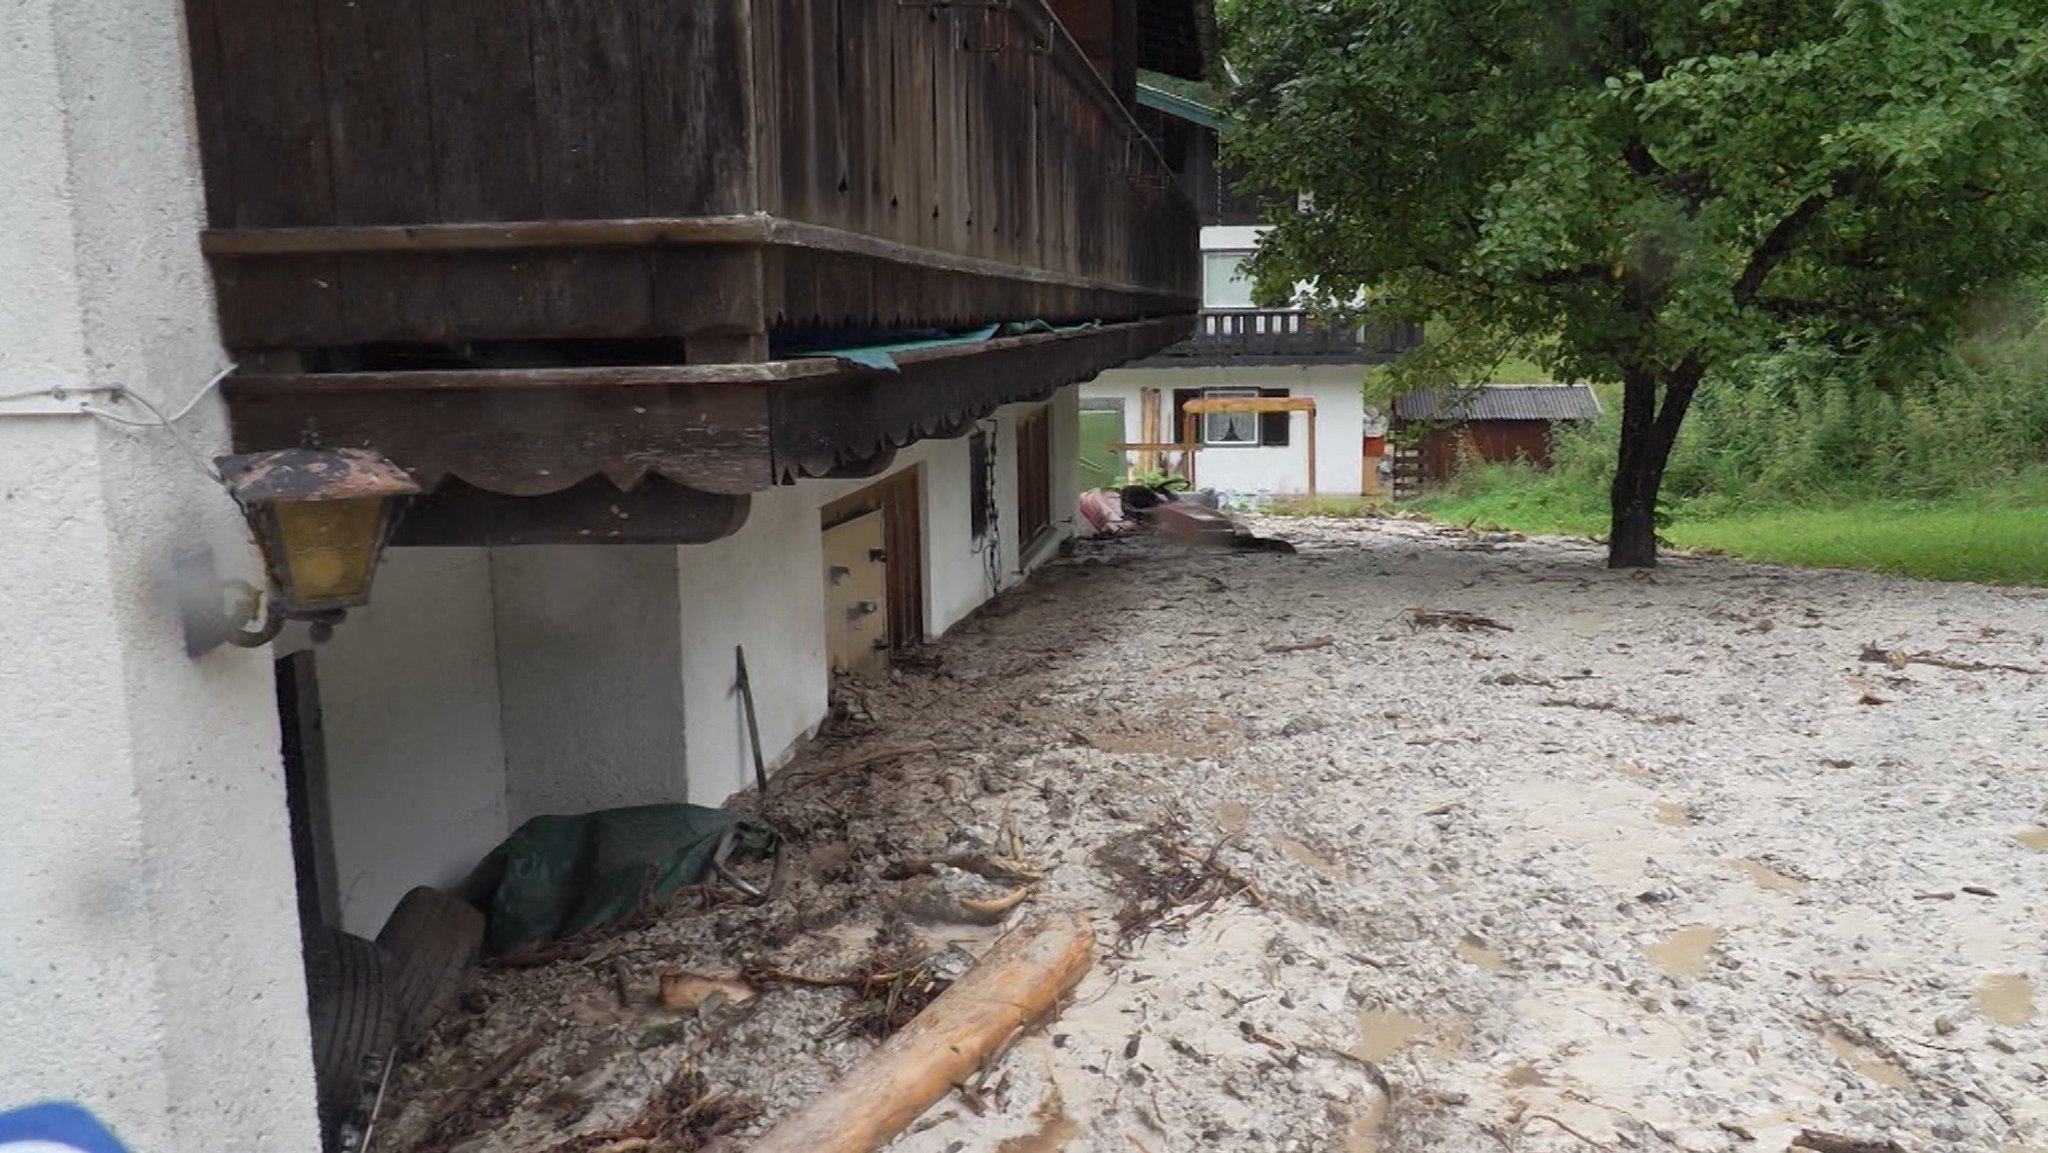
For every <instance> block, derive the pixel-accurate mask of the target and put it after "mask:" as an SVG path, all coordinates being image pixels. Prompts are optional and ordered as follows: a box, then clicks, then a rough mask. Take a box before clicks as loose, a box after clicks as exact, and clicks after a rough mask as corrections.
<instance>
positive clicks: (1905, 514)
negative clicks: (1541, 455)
mask: <svg viewBox="0 0 2048 1153" xmlns="http://www.w3.org/2000/svg"><path fill="white" fill-rule="evenodd" d="M1420 507H1421V509H1422V511H1424V512H1426V513H1428V514H1429V515H1430V516H1431V517H1433V518H1435V519H1437V520H1439V521H1442V522H1444V523H1447V524H1461V525H1462V524H1472V525H1474V526H1475V527H1483V528H1494V529H1507V530H1511V531H1515V532H1530V533H1562V534H1568V535H1574V536H1593V535H1599V534H1602V533H1604V532H1605V530H1606V527H1607V526H1606V515H1605V512H1604V510H1602V509H1600V508H1599V507H1597V504H1595V503H1592V502H1589V500H1588V499H1587V494H1586V493H1584V492H1583V490H1568V489H1565V488H1564V487H1563V486H1560V485H1556V484H1547V483H1545V481H1544V479H1543V478H1540V477H1537V478H1526V477H1525V478H1522V479H1521V480H1520V481H1519V482H1516V481H1513V480H1509V481H1504V482H1501V483H1495V484H1489V485H1488V486H1486V487H1485V488H1484V489H1483V490H1481V491H1478V492H1474V493H1471V494H1469V495H1457V494H1445V495H1442V496H1437V497H1431V498H1427V499H1425V500H1424V501H1422V502H1420ZM1663 535H1664V536H1665V538H1666V539H1668V540H1669V541H1671V543H1673V544H1674V545H1677V546H1678V547H1680V548H1688V549H1703V550H1711V551H1714V552H1722V553H1727V554H1729V555H1731V556H1738V557H1743V558H1746V559H1750V560H1760V561H1773V562H1776V563H1780V564H1791V565H1808V566H1819V567H1828V568H1854V569H1867V570H1870V571H1874V572H1885V573H1895V574H1898V575H1901V576H1911V577H1920V578H1923V579H1927V580H1949V581H1981V582H1985V583H1988V584H2008V585H2048V475H2042V474H2039V473H2036V474H2031V475H2029V476H2027V477H2023V478H2020V479H2018V480H2015V481H2011V482H2008V483H2005V484H2002V485H1999V486H1997V487H1995V488H1991V489H1987V490H1983V491H1979V492H1976V493H1970V494H1965V495H1958V496H1953V497H1947V498H1943V499H1940V500H1930V501H1899V500H1881V499H1866V500H1851V501H1844V502H1841V503H1834V504H1827V505H1816V506H1779V507H1766V508H1729V509H1724V510H1712V509H1710V508H1688V506H1680V508H1679V509H1678V510H1677V511H1676V513H1675V515H1674V516H1673V517H1672V520H1671V523H1670V524H1669V525H1667V526H1666V528H1665V529H1664V530H1663Z"/></svg>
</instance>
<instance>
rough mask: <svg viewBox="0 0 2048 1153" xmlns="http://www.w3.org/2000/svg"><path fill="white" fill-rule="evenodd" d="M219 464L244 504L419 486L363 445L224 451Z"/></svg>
mask: <svg viewBox="0 0 2048 1153" xmlns="http://www.w3.org/2000/svg"><path fill="white" fill-rule="evenodd" d="M214 463H215V464H216V465H218V466H219V467H220V475H221V480H222V482H223V483H225V484H226V485H227V486H228V492H229V493H231V494H233V496H234V498H235V500H236V501H237V502H239V503H240V504H241V505H242V506H243V507H245V508H246V507H248V506H250V505H265V504H275V503H277V502H280V501H326V500H354V499H357V498H360V497H395V496H412V495H414V494H415V493H417V492H419V491H420V486H419V485H417V484H415V483H413V479H412V477H411V476H410V475H409V474H407V472H406V471H405V470H404V469H402V468H399V467H398V466H397V465H395V464H392V463H391V462H390V461H389V460H386V459H385V458H384V457H383V456H382V455H380V454H378V453H375V452H371V451H369V450H368V449H361V448H284V449H277V450H274V451H271V452H248V453H240V454H238V455H235V456H224V457H221V458H219V459H218V460H216V461H215V462H214Z"/></svg>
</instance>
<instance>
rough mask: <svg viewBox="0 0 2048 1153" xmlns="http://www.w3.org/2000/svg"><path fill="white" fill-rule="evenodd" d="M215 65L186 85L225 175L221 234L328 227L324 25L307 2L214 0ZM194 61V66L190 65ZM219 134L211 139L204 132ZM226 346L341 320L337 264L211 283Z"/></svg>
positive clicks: (218, 219)
mask: <svg viewBox="0 0 2048 1153" xmlns="http://www.w3.org/2000/svg"><path fill="white" fill-rule="evenodd" d="M211 7H212V11H213V27H214V32H215V36H216V40H215V48H216V51H217V55H216V56H215V57H214V60H213V64H214V67H213V69H212V70H211V71H210V74H209V75H207V76H205V77H201V76H198V75H195V76H194V77H193V85H194V91H195V96H197V97H198V98H199V99H202V100H203V101H204V102H205V105H204V107H203V108H202V110H201V112H200V114H199V126H200V130H201V132H202V149H203V154H204V162H205V165H206V168H207V170H208V171H209V172H211V173H215V174H217V175H222V174H224V175H226V176H227V177H228V178H229V180H230V181H231V188H230V189H229V190H228V191H227V193H226V194H225V199H226V203H225V204H224V205H220V206H218V207H217V208H210V209H209V213H208V221H209V223H211V224H213V225H214V226H216V227H232V228H269V227H279V226H304V225H331V224H332V223H334V188H333V180H332V171H333V169H332V165H331V163H330V160H331V155H332V154H331V150H330V148H329V142H328V123H327V107H326V94H325V92H323V91H322V89H321V86H320V70H319V68H318V67H317V66H316V62H317V61H318V60H319V58H320V25H319V16H318V12H317V11H316V9H315V7H314V0H212V2H211ZM198 63H200V61H198V60H195V66H196V65H197V64H198ZM210 124H211V125H215V126H217V128H218V130H219V136H218V138H216V139H211V140H209V139H207V137H206V136H205V135H204V134H205V133H206V132H207V130H208V126H209V125H210ZM217 279H218V280H219V281H220V283H219V286H218V291H217V297H218V303H219V309H220V317H221V328H222V330H223V334H224V336H225V337H226V339H227V342H228V343H229V344H230V345H231V346H232V345H235V344H236V343H237V342H236V340H235V338H234V334H235V333H236V332H239V331H243V330H251V331H259V332H266V333H291V334H305V333H313V332H318V331H321V330H322V329H324V328H326V327H327V326H329V325H330V324H332V323H333V322H334V320H335V319H336V318H337V317H338V316H339V315H340V310H339V302H338V298H337V294H336V293H335V291H334V287H335V276H334V270H333V266H332V264H331V263H330V262H327V261H313V262H309V263H308V264H306V265H304V266H302V267H300V268H295V269H273V268H265V267H246V268H237V269H233V270H231V271H228V272H226V273H225V274H219V275H217Z"/></svg>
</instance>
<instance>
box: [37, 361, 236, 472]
mask: <svg viewBox="0 0 2048 1153" xmlns="http://www.w3.org/2000/svg"><path fill="white" fill-rule="evenodd" d="M235 367H236V366H235V365H234V364H232V363H230V364H229V365H228V366H227V367H226V368H223V369H221V370H220V371H219V372H216V373H214V374H213V376H212V377H211V378H210V379H208V380H207V382H206V383H205V384H203V385H200V386H199V390H198V391H197V392H195V393H193V394H192V399H190V400H188V401H186V402H185V406H184V407H183V408H180V409H179V410H178V411H177V413H176V415H172V416H166V415H165V414H164V410H163V409H161V408H158V407H157V406H156V402H155V401H152V400H150V399H149V398H148V397H146V396H144V395H142V394H141V393H139V392H136V391H135V390H133V389H129V388H116V389H113V390H112V392H113V396H114V399H115V400H117V401H118V400H132V401H134V402H135V403H136V404H139V405H141V406H142V407H143V408H145V409H147V410H148V411H149V414H150V415H151V416H153V417H155V418H156V420H155V422H154V425H152V423H151V422H149V421H144V420H130V419H128V418H127V417H125V416H116V415H114V414H113V413H111V412H107V411H105V410H104V409H100V408H96V407H94V406H93V405H92V404H90V403H88V402H81V403H80V404H79V408H80V409H82V410H83V411H85V412H87V413H90V414H92V415H93V416H95V417H97V418H99V419H100V420H104V421H108V422H110V423H113V424H119V425H126V426H127V427H129V428H151V427H161V428H162V429H163V430H164V431H165V432H168V433H170V434H171V437H172V439H174V440H176V441H177V442H178V447H179V448H181V449H183V450H184V452H185V455H186V456H188V457H190V458H191V459H192V462H193V463H194V464H196V465H198V466H199V471H200V472H202V473H204V474H205V475H206V478H207V479H208V480H211V481H213V482H214V483H215V484H225V483H226V482H225V481H224V480H222V479H221V475H220V471H219V470H218V469H216V468H214V467H213V462H212V461H210V460H208V459H207V458H206V455H205V454H204V453H202V452H200V451H199V449H198V448H197V447H195V446H194V445H193V444H192V442H191V441H190V440H188V439H186V437H185V434H184V433H182V432H179V431H178V425H177V422H178V421H180V420H183V419H184V418H185V417H187V416H189V415H191V412H192V410H193V409H195V408H197V407H199V402H200V401H201V400H202V399H204V398H205V396H206V394H207V393H209V392H212V391H213V390H214V388H215V387H217V386H218V385H219V384H220V382H221V381H223V380H226V379H227V377H228V374H229V373H231V372H233V371H235ZM49 391H55V390H49Z"/></svg>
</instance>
